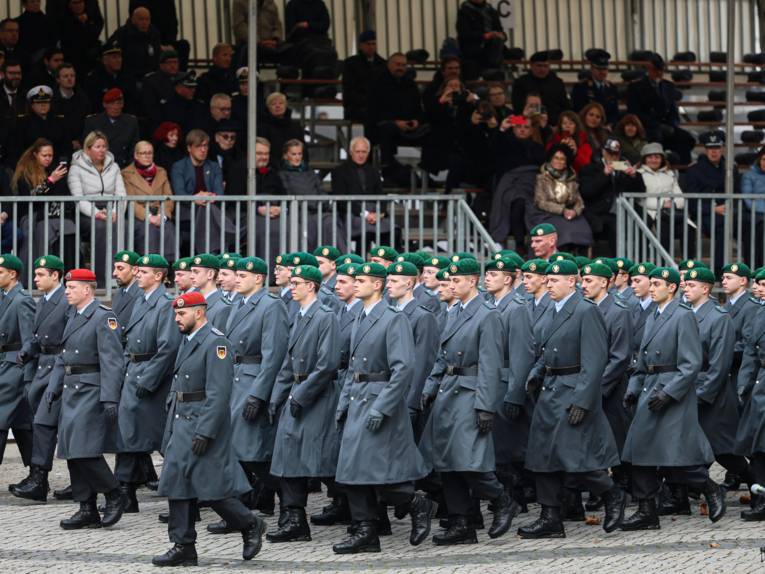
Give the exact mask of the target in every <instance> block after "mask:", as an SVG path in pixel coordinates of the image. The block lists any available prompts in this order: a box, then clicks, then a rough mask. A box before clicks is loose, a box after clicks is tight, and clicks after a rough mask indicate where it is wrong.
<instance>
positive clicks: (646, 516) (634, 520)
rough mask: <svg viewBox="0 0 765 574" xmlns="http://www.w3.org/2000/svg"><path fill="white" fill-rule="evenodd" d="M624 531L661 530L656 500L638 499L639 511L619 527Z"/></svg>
mask: <svg viewBox="0 0 765 574" xmlns="http://www.w3.org/2000/svg"><path fill="white" fill-rule="evenodd" d="M619 528H621V529H622V530H627V531H631V530H659V529H660V528H661V524H660V523H659V512H658V510H657V509H656V498H638V509H637V511H635V513H634V514H633V515H632V516H629V517H627V518H625V519H624V520H623V521H622V524H621V526H620V527H619Z"/></svg>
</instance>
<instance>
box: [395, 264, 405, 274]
mask: <svg viewBox="0 0 765 574" xmlns="http://www.w3.org/2000/svg"><path fill="white" fill-rule="evenodd" d="M403 270H404V268H403V267H401V265H396V273H401V272H402V271H403Z"/></svg>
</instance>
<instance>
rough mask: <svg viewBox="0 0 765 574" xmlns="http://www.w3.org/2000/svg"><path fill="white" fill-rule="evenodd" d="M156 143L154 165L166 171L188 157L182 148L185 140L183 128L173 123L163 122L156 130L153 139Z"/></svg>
mask: <svg viewBox="0 0 765 574" xmlns="http://www.w3.org/2000/svg"><path fill="white" fill-rule="evenodd" d="M151 139H152V140H153V141H154V163H156V164H157V165H158V166H159V167H161V168H163V169H164V170H165V171H169V170H170V169H171V168H172V166H173V164H174V163H175V162H177V161H179V160H181V159H183V157H184V156H185V155H186V154H185V153H184V152H183V149H182V148H181V146H180V142H181V140H182V139H183V133H182V131H181V126H179V125H178V124H175V123H173V122H162V123H161V124H159V125H158V126H157V129H156V130H154V134H153V135H152V138H151Z"/></svg>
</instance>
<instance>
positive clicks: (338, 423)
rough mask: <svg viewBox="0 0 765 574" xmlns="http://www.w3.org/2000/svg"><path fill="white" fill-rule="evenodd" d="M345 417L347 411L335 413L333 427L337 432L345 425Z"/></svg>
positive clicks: (346, 416)
mask: <svg viewBox="0 0 765 574" xmlns="http://www.w3.org/2000/svg"><path fill="white" fill-rule="evenodd" d="M346 418H348V411H342V412H338V413H335V429H336V430H337V432H340V431H342V430H343V427H344V426H345V419H346Z"/></svg>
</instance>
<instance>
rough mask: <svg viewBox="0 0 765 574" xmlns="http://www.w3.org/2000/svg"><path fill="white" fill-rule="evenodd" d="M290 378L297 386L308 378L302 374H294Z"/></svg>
mask: <svg viewBox="0 0 765 574" xmlns="http://www.w3.org/2000/svg"><path fill="white" fill-rule="evenodd" d="M292 378H293V380H294V381H295V384H296V385H299V384H300V383H302V382H303V381H305V380H306V379H307V378H308V375H306V374H304V373H294V374H293V375H292Z"/></svg>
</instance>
